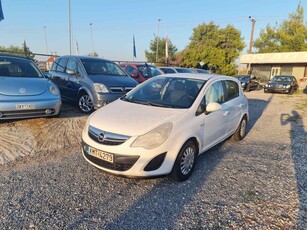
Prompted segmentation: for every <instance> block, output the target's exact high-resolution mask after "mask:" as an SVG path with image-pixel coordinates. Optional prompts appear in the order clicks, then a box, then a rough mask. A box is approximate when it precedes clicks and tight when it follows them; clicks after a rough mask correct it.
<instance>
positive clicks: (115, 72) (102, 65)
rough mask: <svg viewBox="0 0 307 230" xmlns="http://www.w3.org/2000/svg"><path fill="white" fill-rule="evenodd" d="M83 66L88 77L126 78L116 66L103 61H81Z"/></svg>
mask: <svg viewBox="0 0 307 230" xmlns="http://www.w3.org/2000/svg"><path fill="white" fill-rule="evenodd" d="M81 62H82V63H83V66H84V68H85V70H86V72H87V74H89V75H102V76H103V75H104V76H127V75H126V73H125V72H124V71H123V70H122V69H121V68H120V67H119V66H117V65H116V64H114V63H112V62H108V61H104V60H95V59H93V60H92V59H81Z"/></svg>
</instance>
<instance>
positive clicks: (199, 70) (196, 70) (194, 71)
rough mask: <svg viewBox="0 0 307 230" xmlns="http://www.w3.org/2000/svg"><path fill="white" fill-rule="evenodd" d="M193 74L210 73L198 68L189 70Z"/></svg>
mask: <svg viewBox="0 0 307 230" xmlns="http://www.w3.org/2000/svg"><path fill="white" fill-rule="evenodd" d="M189 70H191V71H192V72H193V73H204V74H211V72H210V71H208V70H205V69H199V68H189Z"/></svg>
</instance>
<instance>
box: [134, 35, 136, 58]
mask: <svg viewBox="0 0 307 230" xmlns="http://www.w3.org/2000/svg"><path fill="white" fill-rule="evenodd" d="M133 57H135V58H136V48H135V39H134V35H133Z"/></svg>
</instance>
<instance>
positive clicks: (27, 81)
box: [0, 55, 62, 120]
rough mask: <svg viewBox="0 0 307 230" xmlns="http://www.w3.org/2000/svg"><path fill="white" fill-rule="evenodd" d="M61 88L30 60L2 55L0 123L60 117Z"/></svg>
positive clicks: (0, 65)
mask: <svg viewBox="0 0 307 230" xmlns="http://www.w3.org/2000/svg"><path fill="white" fill-rule="evenodd" d="M61 104H62V102H61V96H60V91H59V89H58V87H57V86H56V85H55V84H53V83H52V82H51V81H49V80H48V79H47V78H45V76H44V75H43V73H42V72H41V71H40V70H39V68H38V67H37V66H36V64H35V63H34V62H33V61H31V60H28V59H25V58H21V57H14V56H4V55H0V120H7V119H20V118H32V117H49V116H58V115H59V114H60V111H61Z"/></svg>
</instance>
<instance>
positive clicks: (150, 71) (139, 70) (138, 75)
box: [120, 63, 163, 83]
mask: <svg viewBox="0 0 307 230" xmlns="http://www.w3.org/2000/svg"><path fill="white" fill-rule="evenodd" d="M120 67H121V68H122V69H123V70H125V71H126V73H127V74H128V75H129V76H130V77H133V78H134V79H135V80H136V81H137V82H139V83H142V82H144V81H146V80H148V79H149V78H152V77H154V76H157V75H161V74H163V72H162V71H161V70H159V69H158V68H157V67H156V66H153V65H148V64H146V63H145V64H141V63H137V64H135V63H121V64H120Z"/></svg>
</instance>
